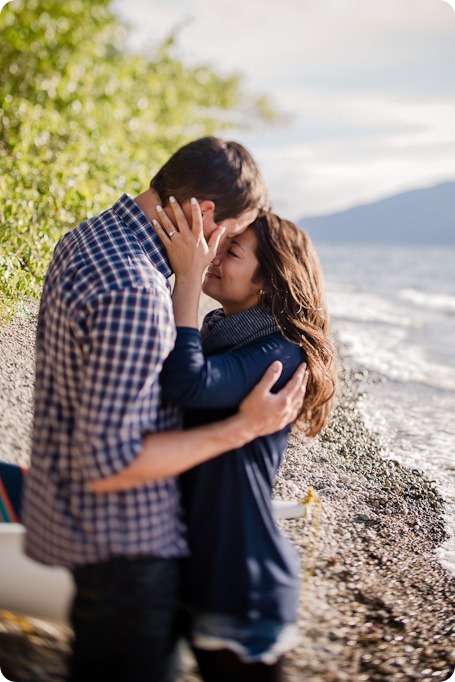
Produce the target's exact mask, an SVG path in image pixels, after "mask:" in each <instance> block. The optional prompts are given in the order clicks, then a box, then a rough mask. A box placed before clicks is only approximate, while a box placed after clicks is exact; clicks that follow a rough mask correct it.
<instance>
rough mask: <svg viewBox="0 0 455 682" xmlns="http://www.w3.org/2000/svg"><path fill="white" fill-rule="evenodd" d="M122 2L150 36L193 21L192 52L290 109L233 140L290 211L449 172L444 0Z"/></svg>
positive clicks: (449, 40) (450, 109)
mask: <svg viewBox="0 0 455 682" xmlns="http://www.w3.org/2000/svg"><path fill="white" fill-rule="evenodd" d="M117 3H118V6H119V10H120V9H121V7H120V6H122V7H123V11H127V12H128V16H129V18H130V19H133V20H135V21H136V22H138V24H139V25H140V29H138V30H140V35H141V36H142V37H146V38H147V40H148V41H149V42H150V41H155V44H156V42H157V41H158V40H159V39H160V38H162V37H163V36H164V35H166V33H167V32H168V31H169V30H170V28H172V27H173V26H176V25H177V24H178V23H179V22H180V23H184V22H187V23H186V24H185V27H184V28H183V29H182V31H181V33H180V37H179V41H178V46H179V50H180V53H181V54H182V55H183V56H184V57H185V58H186V59H189V60H193V61H199V62H200V61H205V62H209V63H212V64H214V65H215V67H216V68H217V69H218V70H222V71H224V72H229V71H232V70H237V71H240V72H241V73H243V74H245V76H246V83H247V86H248V87H249V89H251V90H255V91H259V92H261V91H262V92H265V93H270V95H271V96H272V98H273V100H275V101H276V103H277V105H278V107H279V108H280V109H281V110H283V111H284V112H287V113H289V115H290V120H289V121H288V122H287V124H286V126H284V127H283V128H279V127H276V128H273V129H271V130H265V129H264V127H263V126H261V127H260V128H259V129H258V133H257V134H253V133H251V134H245V133H243V132H242V133H239V134H237V132H235V134H233V135H232V136H235V137H238V138H239V139H241V141H244V143H245V144H246V145H247V146H248V147H249V148H250V149H251V150H252V151H253V153H254V155H255V156H256V157H257V158H258V160H259V162H260V163H261V165H262V166H263V168H264V174H265V175H266V179H267V181H268V183H269V185H270V188H271V193H272V197H274V200H275V204H276V205H277V206H280V207H281V210H282V211H283V212H284V211H286V213H287V214H288V215H290V217H294V218H295V217H300V215H301V214H302V212H305V213H306V214H310V213H322V212H326V211H332V210H336V209H338V208H346V207H348V206H350V205H353V204H355V203H356V202H361V201H369V200H374V199H377V198H381V197H383V196H385V195H386V194H387V193H390V194H393V193H394V192H398V191H401V190H404V189H410V188H412V187H413V186H414V185H415V186H424V185H430V184H432V183H435V182H438V181H440V180H444V179H447V178H450V177H453V176H454V172H453V170H452V169H453V145H454V135H453V132H452V129H453V124H452V123H451V122H452V121H453V120H454V118H455V116H454V114H455V80H454V79H453V68H451V67H450V65H453V64H455V41H454V39H453V38H454V31H455V17H454V16H453V14H452V13H451V12H450V10H449V9H447V8H446V7H445V4H444V2H441V0H413V2H412V3H411V4H410V3H409V1H408V0H382V1H381V2H378V0H363V1H362V2H361V3H359V2H358V0H343V1H342V2H341V0H280V2H279V3H271V2H266V3H264V1H263V0H249V1H248V2H245V0H217V2H216V3H214V2H213V0H169V1H168V2H167V3H161V2H159V1H158V0H129V2H128V3H127V7H126V6H125V5H126V3H120V0H117ZM137 35H138V34H136V38H137Z"/></svg>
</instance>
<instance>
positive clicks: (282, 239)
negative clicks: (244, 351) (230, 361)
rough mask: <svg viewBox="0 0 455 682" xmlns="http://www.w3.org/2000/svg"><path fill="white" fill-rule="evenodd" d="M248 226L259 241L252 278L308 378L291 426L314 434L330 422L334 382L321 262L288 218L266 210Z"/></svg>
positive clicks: (333, 355)
mask: <svg viewBox="0 0 455 682" xmlns="http://www.w3.org/2000/svg"><path fill="white" fill-rule="evenodd" d="M251 227H252V228H253V229H254V231H255V234H256V237H257V240H258V247H257V249H256V257H257V259H258V260H259V267H258V269H257V271H256V273H255V277H254V280H255V281H259V282H260V283H261V286H262V295H261V305H262V306H264V307H265V308H266V309H267V310H269V311H271V312H272V314H273V316H274V317H275V320H276V322H277V325H278V327H279V329H280V331H281V332H282V334H283V335H284V336H285V337H286V338H287V339H289V341H292V342H293V343H295V344H297V345H298V346H300V347H301V348H302V350H303V351H304V353H305V355H306V363H307V366H308V370H309V379H308V385H307V390H306V394H305V399H304V401H303V404H302V409H301V410H300V413H299V415H298V417H297V419H296V421H295V426H297V428H299V429H300V430H301V431H303V432H304V433H305V435H307V436H315V435H317V434H318V433H319V432H320V431H321V429H323V428H324V426H325V425H326V423H327V421H328V418H329V414H330V410H331V407H332V402H333V396H334V394H335V388H336V380H337V375H336V362H335V350H334V347H333V344H332V342H331V340H330V336H329V315H328V311H327V305H326V301H325V291H324V279H323V275H322V270H321V266H320V264H319V260H318V257H317V255H316V252H315V250H314V247H313V244H312V242H311V240H310V238H309V237H308V235H307V234H305V232H303V231H302V230H300V229H299V228H298V227H296V225H294V224H293V223H291V222H289V221H288V220H282V219H281V218H278V216H276V215H273V214H272V213H265V214H261V215H260V216H259V217H258V218H256V220H255V222H254V223H253V224H252V226H251Z"/></svg>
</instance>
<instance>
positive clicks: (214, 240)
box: [153, 197, 225, 280]
mask: <svg viewBox="0 0 455 682" xmlns="http://www.w3.org/2000/svg"><path fill="white" fill-rule="evenodd" d="M189 203H190V210H191V225H189V223H188V220H187V218H186V215H185V213H184V211H183V209H182V207H181V206H180V204H179V203H178V202H177V201H176V200H175V199H174V198H173V197H170V199H169V206H170V208H171V210H172V212H173V214H174V219H175V222H173V221H172V220H171V219H170V218H169V216H168V215H167V213H166V212H165V211H164V210H163V208H162V207H161V206H157V213H158V216H159V221H158V220H153V225H154V227H155V230H156V233H157V235H158V237H159V238H160V240H161V243H162V244H163V246H164V248H165V249H166V253H167V255H168V258H169V261H170V263H171V267H172V269H173V270H174V272H175V274H176V276H177V277H185V278H194V277H195V278H198V279H200V280H201V279H202V274H203V272H204V270H205V269H206V268H207V267H208V265H209V264H210V262H211V261H212V259H213V258H214V257H215V254H216V252H217V249H218V244H219V242H220V239H221V236H222V235H223V233H224V230H225V228H224V227H218V228H217V229H216V230H214V231H213V232H212V234H211V235H210V237H209V240H208V242H207V241H206V239H205V237H204V232H203V222H202V214H201V209H200V206H199V203H198V201H197V200H196V199H191V201H190V202H189Z"/></svg>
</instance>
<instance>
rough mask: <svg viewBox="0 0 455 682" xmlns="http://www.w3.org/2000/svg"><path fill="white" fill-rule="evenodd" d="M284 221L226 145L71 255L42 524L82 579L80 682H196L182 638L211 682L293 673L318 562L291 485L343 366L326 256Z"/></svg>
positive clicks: (37, 519)
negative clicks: (301, 448) (305, 441)
mask: <svg viewBox="0 0 455 682" xmlns="http://www.w3.org/2000/svg"><path fill="white" fill-rule="evenodd" d="M267 209H268V198H267V191H266V189H265V186H264V183H263V180H262V178H261V175H260V172H259V170H258V168H257V166H256V164H255V162H254V160H253V159H252V157H251V156H250V154H249V153H248V152H247V151H246V150H245V149H244V148H243V147H242V146H241V145H240V144H238V143H235V142H225V141H223V140H220V139H217V138H213V137H207V138H203V139H200V140H196V141H194V142H191V143H190V144H188V145H186V146H184V147H182V148H181V149H179V150H178V151H177V152H176V153H175V154H174V155H173V156H172V157H171V158H170V159H169V161H168V162H167V163H166V164H165V165H164V166H163V167H162V168H161V169H160V170H159V171H158V173H157V174H156V176H155V177H154V178H153V179H152V181H151V185H150V188H149V189H148V190H146V191H145V192H143V193H142V194H140V195H139V196H137V197H136V198H135V199H133V198H131V197H130V196H129V195H128V194H124V195H123V196H122V197H121V198H120V199H119V200H118V201H117V202H116V203H115V204H114V206H113V207H112V208H110V209H108V210H106V211H105V212H104V213H101V214H100V215H98V216H96V217H94V218H90V219H88V220H87V221H86V222H84V223H82V224H81V225H79V226H78V227H77V228H75V229H74V230H72V231H71V232H69V233H68V234H66V235H65V236H64V237H63V238H62V239H61V241H60V242H59V244H58V245H57V247H56V249H55V253H54V256H53V259H52V261H51V264H50V266H49V270H48V273H47V276H46V280H45V284H44V289H43V294H42V299H41V305H40V313H39V320H38V330H37V343H36V385H35V406H34V408H35V409H34V425H33V440H32V457H31V468H30V472H29V475H28V477H27V484H26V489H25V495H24V505H23V514H24V522H25V525H26V527H27V534H26V552H27V554H28V555H29V556H30V557H31V558H33V559H35V560H37V561H39V562H42V563H45V564H51V565H59V566H66V567H67V568H69V569H70V570H71V572H72V575H73V577H74V582H75V586H76V591H75V598H74V603H73V605H72V610H71V623H72V626H73V628H74V635H75V636H74V652H73V656H72V660H71V665H70V679H71V680H72V681H73V682H82V681H83V682H91V681H92V680H93V681H95V680H96V681H99V680H102V679H110V680H118V681H119V682H120V680H121V681H122V682H142V680H144V682H145V681H147V682H171V681H173V680H176V679H177V674H178V673H177V670H178V641H179V639H180V638H181V637H182V636H184V637H186V638H187V640H188V641H189V643H190V645H191V647H192V648H193V651H194V653H195V656H196V659H197V662H198V666H199V670H200V673H201V677H202V679H203V680H205V681H206V682H212V681H213V682H215V681H216V682H223V681H225V680H226V681H227V680H232V681H234V680H235V681H241V680H261V681H264V682H265V681H268V680H276V681H278V680H283V672H282V657H283V654H284V653H285V651H286V650H288V649H289V648H292V647H293V646H294V644H295V626H294V623H295V620H296V615H297V614H296V609H297V601H298V588H299V580H298V559H297V554H296V551H295V549H294V548H293V546H292V545H291V544H290V543H289V542H288V541H287V540H286V539H285V538H284V537H283V536H282V535H281V533H280V532H279V529H278V528H277V526H276V524H275V521H274V518H273V514H272V505H271V497H272V486H273V480H274V476H275V473H276V471H277V469H278V467H279V465H280V462H281V459H282V456H283V453H284V451H285V448H286V442H287V436H288V432H289V428H290V425H291V424H294V425H295V426H296V428H299V429H300V430H301V431H303V432H304V433H305V434H307V435H308V436H314V435H316V434H317V433H318V432H319V431H320V430H321V429H322V427H323V426H324V424H325V423H326V421H327V418H328V414H329V411H330V406H331V401H332V397H333V393H334V388H335V367H334V357H333V348H332V345H331V343H330V340H329V337H328V314H327V308H326V304H325V300H324V291H323V282H322V274H321V271H320V268H319V265H318V261H317V257H316V254H315V252H314V249H313V247H312V245H311V243H310V240H309V239H308V237H307V236H306V235H305V234H304V233H303V232H302V231H300V230H299V229H298V228H297V227H296V226H295V225H293V224H292V223H290V222H289V221H286V220H283V219H280V218H279V217H278V216H276V215H274V214H272V213H271V212H270V211H269V210H267ZM207 268H208V269H207ZM206 269H207V273H206V275H205V277H204V274H203V273H204V271H205V270H206ZM173 273H175V283H174V287H173V290H172V292H171V287H170V284H169V278H170V276H171V275H172V274H173ZM201 288H202V290H203V291H204V292H205V293H206V294H208V295H209V296H211V297H212V298H214V299H215V300H216V301H218V302H219V303H220V305H221V308H219V309H217V310H215V311H213V312H211V313H209V314H208V315H207V316H206V317H205V319H204V323H203V326H202V329H201V330H199V328H198V306H199V298H200V294H201Z"/></svg>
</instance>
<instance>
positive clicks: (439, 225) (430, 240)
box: [297, 182, 455, 244]
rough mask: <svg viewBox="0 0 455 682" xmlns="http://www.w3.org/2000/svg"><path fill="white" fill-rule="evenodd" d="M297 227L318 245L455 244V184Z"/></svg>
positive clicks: (399, 196)
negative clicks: (321, 243)
mask: <svg viewBox="0 0 455 682" xmlns="http://www.w3.org/2000/svg"><path fill="white" fill-rule="evenodd" d="M297 224H298V225H299V227H301V228H303V229H304V230H306V231H307V232H308V233H309V234H310V236H311V238H312V239H313V240H314V241H315V242H338V243H362V242H364V243H370V244H375V243H376V244H455V182H444V183H442V184H440V185H436V186H435V187H428V188H425V189H416V190H411V191H408V192H403V193H401V194H397V195H395V196H392V197H387V198H386V199H382V200H381V201H376V202H374V203H371V204H363V205H361V206H355V207H354V208H351V209H349V210H347V211H340V212H339V213H332V214H330V215H323V216H313V217H307V218H303V219H302V220H300V221H299V222H298V223H297Z"/></svg>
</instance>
